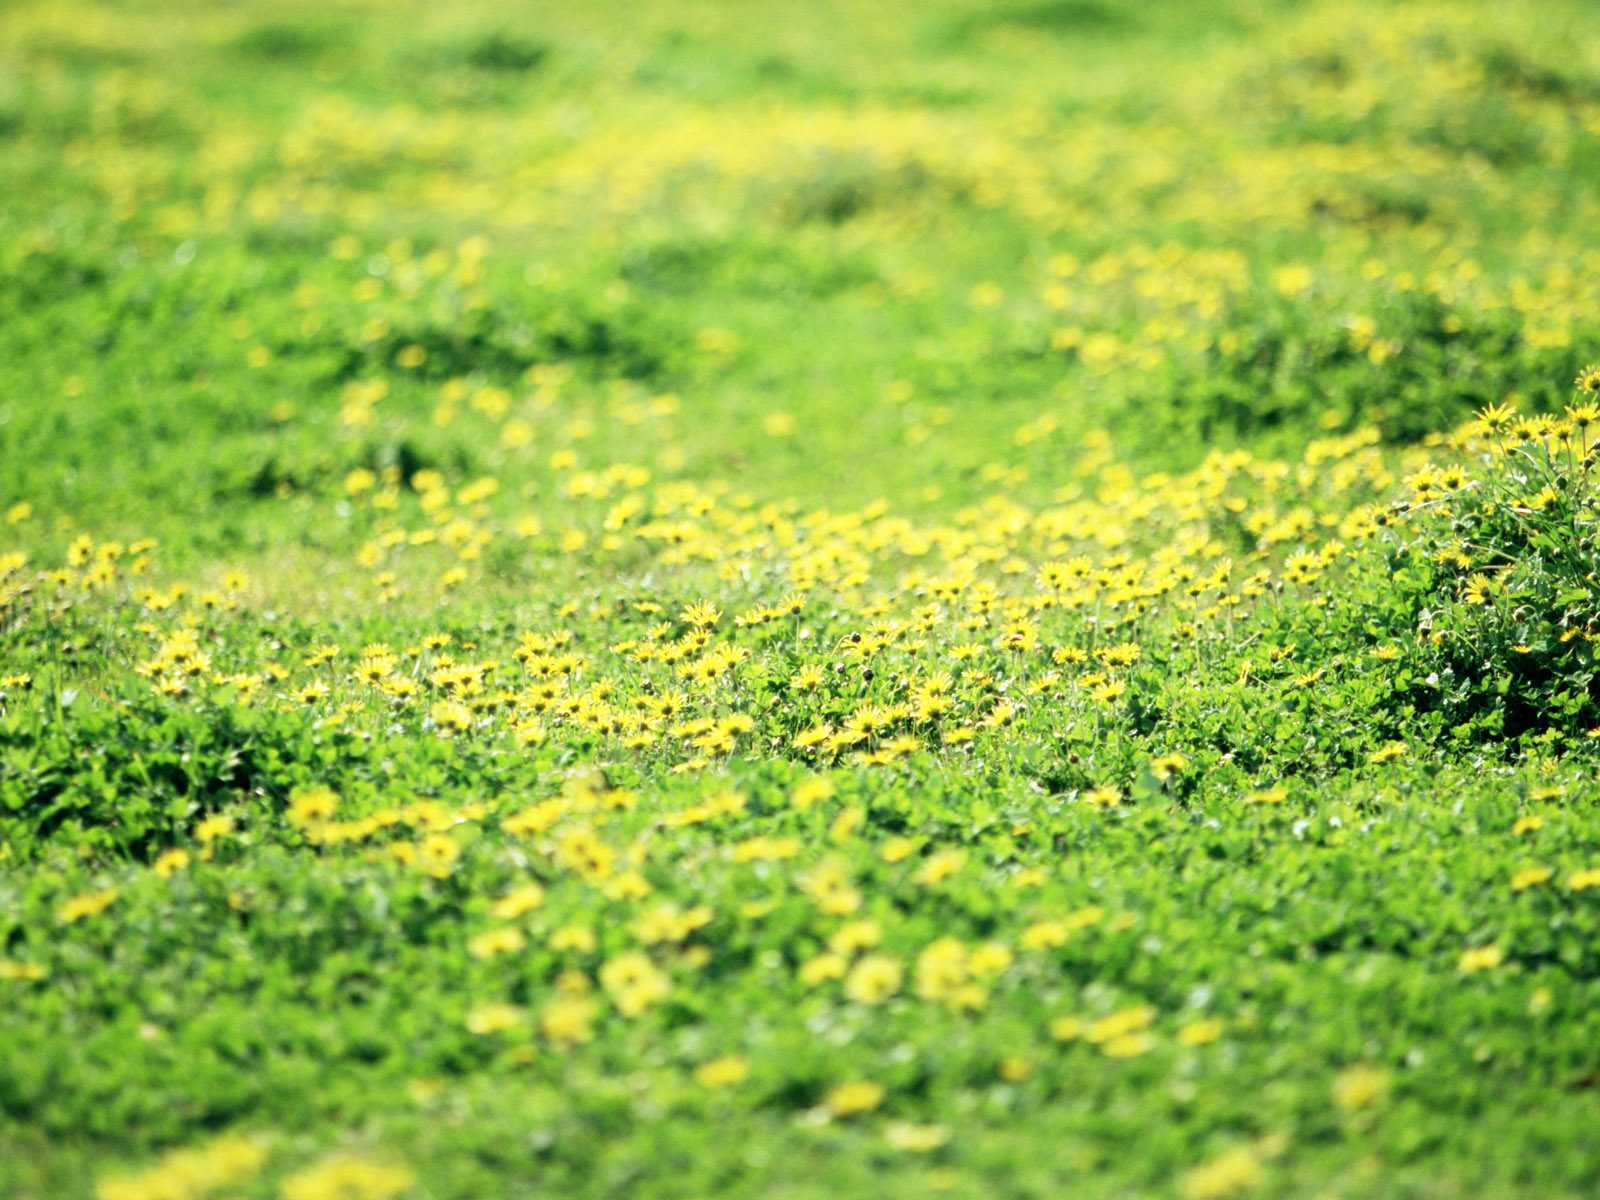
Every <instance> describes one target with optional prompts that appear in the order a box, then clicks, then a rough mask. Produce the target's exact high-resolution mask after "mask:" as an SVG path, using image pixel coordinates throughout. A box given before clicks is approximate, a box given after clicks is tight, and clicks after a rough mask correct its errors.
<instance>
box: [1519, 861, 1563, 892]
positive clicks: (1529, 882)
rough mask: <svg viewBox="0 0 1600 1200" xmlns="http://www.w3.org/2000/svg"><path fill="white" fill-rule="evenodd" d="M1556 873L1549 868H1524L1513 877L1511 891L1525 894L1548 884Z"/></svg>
mask: <svg viewBox="0 0 1600 1200" xmlns="http://www.w3.org/2000/svg"><path fill="white" fill-rule="evenodd" d="M1554 874H1555V872H1554V871H1553V870H1551V869H1550V868H1549V867H1523V868H1522V870H1520V871H1518V872H1517V873H1516V874H1515V875H1513V876H1512V877H1511V890H1512V891H1514V892H1525V891H1527V890H1528V889H1529V888H1531V887H1537V886H1538V885H1539V884H1541V883H1545V882H1547V881H1548V880H1549V879H1550V877H1551V876H1552V875H1554Z"/></svg>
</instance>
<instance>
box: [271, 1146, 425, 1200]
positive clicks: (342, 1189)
mask: <svg viewBox="0 0 1600 1200" xmlns="http://www.w3.org/2000/svg"><path fill="white" fill-rule="evenodd" d="M413 1182H415V1177H414V1176H413V1175H412V1174H411V1172H410V1171H408V1170H407V1169H406V1168H404V1167H400V1166H395V1165H394V1164H392V1163H382V1162H374V1161H373V1160H371V1159H366V1158H357V1157H355V1156H353V1155H340V1156H338V1157H335V1158H329V1159H325V1160H324V1161H322V1162H320V1163H318V1164H317V1165H316V1166H314V1167H309V1168H307V1169H306V1170H304V1171H300V1172H297V1173H296V1174H293V1175H290V1176H289V1177H288V1178H286V1179H285V1180H284V1181H283V1186H282V1188H281V1190H280V1191H279V1193H278V1195H279V1196H280V1197H281V1200H392V1198H393V1197H395V1196H398V1195H400V1194H401V1193H402V1192H404V1191H407V1190H408V1189H409V1188H410V1187H411V1185H412V1183H413Z"/></svg>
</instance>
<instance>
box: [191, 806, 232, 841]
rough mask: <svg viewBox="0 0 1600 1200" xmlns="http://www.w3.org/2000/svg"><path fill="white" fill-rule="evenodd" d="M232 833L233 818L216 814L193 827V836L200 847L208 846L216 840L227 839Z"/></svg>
mask: <svg viewBox="0 0 1600 1200" xmlns="http://www.w3.org/2000/svg"><path fill="white" fill-rule="evenodd" d="M232 832H233V818H232V817H228V816H223V815H222V814H221V813H218V814H216V815H214V816H210V817H207V818H206V819H205V820H203V821H201V822H200V824H199V825H197V826H195V831H194V836H195V839H196V840H197V841H199V842H200V844H201V845H203V846H205V845H210V844H211V843H212V842H214V841H216V840H217V839H218V838H222V837H227V836H228V834H230V833H232Z"/></svg>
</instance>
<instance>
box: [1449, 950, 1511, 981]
mask: <svg viewBox="0 0 1600 1200" xmlns="http://www.w3.org/2000/svg"><path fill="white" fill-rule="evenodd" d="M1504 958H1505V951H1503V950H1501V949H1500V947H1499V946H1477V947H1475V948H1472V949H1469V950H1463V951H1462V952H1461V957H1460V958H1459V959H1457V960H1456V970H1458V971H1460V972H1461V973H1462V974H1463V975H1471V974H1474V973H1476V972H1478V971H1492V970H1494V969H1495V968H1496V967H1498V966H1499V965H1500V963H1501V962H1502V961H1503V960H1504Z"/></svg>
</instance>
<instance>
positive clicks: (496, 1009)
mask: <svg viewBox="0 0 1600 1200" xmlns="http://www.w3.org/2000/svg"><path fill="white" fill-rule="evenodd" d="M524 1015H525V1014H524V1013H523V1010H522V1009H520V1008H518V1007H517V1006H516V1005H515V1004H480V1005H478V1006H477V1007H476V1008H474V1009H473V1010H472V1011H471V1012H469V1013H468V1014H467V1029H468V1030H470V1031H471V1032H473V1033H485V1034H487V1033H503V1032H505V1031H506V1030H508V1029H515V1028H517V1027H518V1026H519V1025H521V1024H522V1020H523V1017H524Z"/></svg>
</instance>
